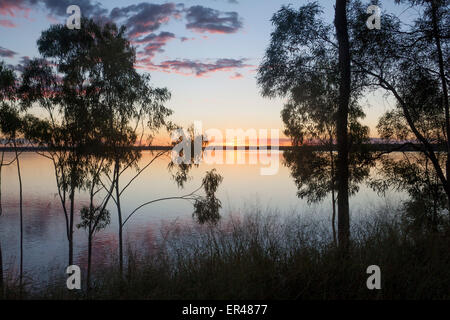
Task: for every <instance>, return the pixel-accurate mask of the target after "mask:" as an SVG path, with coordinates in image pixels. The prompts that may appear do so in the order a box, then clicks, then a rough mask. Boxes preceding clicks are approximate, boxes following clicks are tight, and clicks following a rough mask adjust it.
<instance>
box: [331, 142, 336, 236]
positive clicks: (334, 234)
mask: <svg viewBox="0 0 450 320" xmlns="http://www.w3.org/2000/svg"><path fill="white" fill-rule="evenodd" d="M330 142H331V143H330V148H333V138H331V139H330ZM330 161H331V205H332V208H333V214H332V217H331V227H332V230H333V243H334V245H337V238H336V195H335V192H334V187H335V185H334V176H335V174H336V172H335V169H334V155H333V149H331V150H330Z"/></svg>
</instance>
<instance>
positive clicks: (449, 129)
mask: <svg viewBox="0 0 450 320" xmlns="http://www.w3.org/2000/svg"><path fill="white" fill-rule="evenodd" d="M438 10H439V8H438V7H437V4H436V1H431V19H432V24H433V37H434V41H435V44H436V51H437V56H438V64H439V75H440V78H441V85H442V95H443V99H442V104H443V106H444V111H445V129H446V136H447V160H446V167H445V169H446V177H447V181H449V178H450V111H449V105H448V87H447V79H446V77H445V65H444V57H443V54H442V46H441V31H440V29H439V21H438V20H439V18H438ZM447 198H448V202H449V203H450V195H449V194H448V193H447Z"/></svg>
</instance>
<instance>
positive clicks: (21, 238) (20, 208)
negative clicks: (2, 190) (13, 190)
mask: <svg viewBox="0 0 450 320" xmlns="http://www.w3.org/2000/svg"><path fill="white" fill-rule="evenodd" d="M13 141H14V142H13V143H14V152H15V155H16V163H17V177H18V178H19V215H20V274H19V286H20V292H22V284H23V198H22V175H21V172H20V160H19V155H18V153H17V143H16V139H14V140H13Z"/></svg>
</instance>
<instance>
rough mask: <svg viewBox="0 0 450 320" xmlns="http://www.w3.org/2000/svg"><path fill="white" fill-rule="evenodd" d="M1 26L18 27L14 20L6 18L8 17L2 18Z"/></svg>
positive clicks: (0, 20)
mask: <svg viewBox="0 0 450 320" xmlns="http://www.w3.org/2000/svg"><path fill="white" fill-rule="evenodd" d="M0 26H2V27H5V28H15V27H17V25H16V24H14V23H13V22H12V21H10V20H6V19H0Z"/></svg>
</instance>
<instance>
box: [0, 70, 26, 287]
mask: <svg viewBox="0 0 450 320" xmlns="http://www.w3.org/2000/svg"><path fill="white" fill-rule="evenodd" d="M0 98H1V99H2V102H1V105H0V131H1V132H2V133H3V135H4V136H5V138H6V140H7V141H9V142H10V143H11V144H12V146H13V149H14V161H15V163H16V167H17V177H18V181H19V220H20V227H19V228H20V232H19V234H20V267H19V268H20V271H19V285H20V290H21V292H22V285H23V231H24V230H23V186H22V173H21V169H20V157H19V150H18V147H19V145H20V144H22V142H21V138H22V137H23V119H22V117H21V115H20V111H21V110H20V108H19V105H18V104H17V85H16V77H15V75H14V72H13V71H12V70H9V69H8V68H5V67H4V65H3V63H2V64H0ZM2 166H3V157H2ZM2 282H3V280H2Z"/></svg>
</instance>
